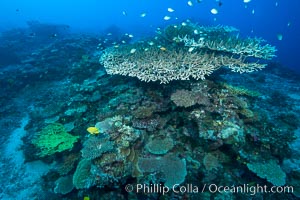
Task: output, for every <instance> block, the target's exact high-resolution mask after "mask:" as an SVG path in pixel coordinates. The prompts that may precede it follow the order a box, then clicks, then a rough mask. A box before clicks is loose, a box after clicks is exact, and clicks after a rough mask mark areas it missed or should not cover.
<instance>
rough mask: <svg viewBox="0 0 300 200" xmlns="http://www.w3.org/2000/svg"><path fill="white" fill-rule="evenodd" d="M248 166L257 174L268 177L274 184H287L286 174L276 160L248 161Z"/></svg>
mask: <svg viewBox="0 0 300 200" xmlns="http://www.w3.org/2000/svg"><path fill="white" fill-rule="evenodd" d="M247 167H248V168H249V169H250V170H251V171H253V172H254V173H256V174H257V176H259V177H260V178H265V179H267V181H268V182H270V183H272V184H273V185H276V186H282V185H285V178H286V174H285V173H284V171H282V169H281V168H280V166H279V165H278V164H277V162H276V161H275V160H269V161H268V162H265V163H260V162H257V163H248V164H247Z"/></svg>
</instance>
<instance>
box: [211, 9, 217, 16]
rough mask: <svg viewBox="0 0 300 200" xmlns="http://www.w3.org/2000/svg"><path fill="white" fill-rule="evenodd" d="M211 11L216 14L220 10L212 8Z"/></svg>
mask: <svg viewBox="0 0 300 200" xmlns="http://www.w3.org/2000/svg"><path fill="white" fill-rule="evenodd" d="M210 12H211V13H212V14H214V15H216V14H218V10H217V9H215V8H213V9H211V10H210Z"/></svg>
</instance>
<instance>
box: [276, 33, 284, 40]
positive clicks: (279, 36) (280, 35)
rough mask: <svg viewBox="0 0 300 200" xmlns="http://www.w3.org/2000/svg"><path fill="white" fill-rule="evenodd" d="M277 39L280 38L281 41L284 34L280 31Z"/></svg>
mask: <svg viewBox="0 0 300 200" xmlns="http://www.w3.org/2000/svg"><path fill="white" fill-rule="evenodd" d="M277 39H278V40H279V41H281V40H282V39H283V35H282V34H280V33H278V34H277Z"/></svg>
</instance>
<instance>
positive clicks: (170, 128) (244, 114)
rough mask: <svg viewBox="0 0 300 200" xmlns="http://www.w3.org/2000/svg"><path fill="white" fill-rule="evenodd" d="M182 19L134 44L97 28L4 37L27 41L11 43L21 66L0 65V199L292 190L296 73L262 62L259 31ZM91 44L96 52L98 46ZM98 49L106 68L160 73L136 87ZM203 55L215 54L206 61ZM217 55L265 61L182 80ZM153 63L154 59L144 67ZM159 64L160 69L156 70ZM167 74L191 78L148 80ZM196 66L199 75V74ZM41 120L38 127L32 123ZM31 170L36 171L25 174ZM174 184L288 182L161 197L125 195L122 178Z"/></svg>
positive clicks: (295, 179) (264, 50) (266, 52)
mask: <svg viewBox="0 0 300 200" xmlns="http://www.w3.org/2000/svg"><path fill="white" fill-rule="evenodd" d="M186 24H187V25H184V26H183V25H177V27H175V26H168V27H167V28H166V29H164V30H163V29H161V30H158V31H157V35H156V36H155V37H151V38H148V39H144V40H143V41H142V40H139V38H137V36H136V37H135V38H136V39H135V41H136V42H133V43H131V44H128V43H127V44H121V43H122V40H120V41H119V42H120V44H115V43H114V42H115V41H112V40H105V36H101V37H100V39H99V38H95V37H94V36H87V35H72V37H68V38H67V39H66V38H56V39H55V41H51V42H48V43H47V45H45V43H42V44H43V45H41V44H35V46H34V45H33V46H30V44H32V43H34V42H33V40H31V39H29V40H25V39H24V38H26V37H21V35H20V34H19V33H16V35H17V36H18V38H15V40H14V41H12V42H13V43H14V44H16V45H17V46H18V44H19V42H20V43H22V44H24V43H26V45H29V46H30V47H31V48H35V50H34V51H30V50H28V52H27V49H26V51H22V50H21V49H20V50H19V51H21V53H20V54H18V57H19V58H20V62H22V63H19V64H18V65H13V66H7V67H6V68H5V69H3V73H2V74H1V77H0V81H1V85H2V86H3V87H1V88H0V90H1V91H2V92H1V95H2V97H3V98H1V100H0V101H1V105H2V106H1V109H0V114H1V116H5V117H3V118H1V120H0V122H1V126H0V128H1V130H2V132H3V137H1V141H2V143H3V144H4V145H3V146H2V147H3V148H4V147H5V149H3V150H4V151H3V152H6V153H8V155H9V156H10V157H9V158H7V157H6V158H2V157H0V158H1V161H2V162H1V163H2V164H3V165H1V169H2V170H1V173H0V178H1V179H2V180H5V181H2V182H0V184H1V188H2V191H3V193H6V194H9V197H10V198H8V197H7V196H8V195H7V196H3V195H2V193H1V194H0V198H1V197H2V198H3V199H26V198H27V199H28V198H32V199H66V200H68V199H84V198H85V197H89V198H90V199H222V198H223V199H225V198H228V199H246V200H248V199H249V200H250V199H253V198H255V199H291V200H293V199H297V198H299V196H300V195H299V194H300V191H299V187H298V186H299V180H300V173H299V163H300V159H299V148H298V147H299V141H300V140H299V138H300V137H299V133H300V131H299V118H300V115H299V113H300V112H299V107H300V101H299V99H300V95H299V76H298V77H295V78H291V77H292V76H291V75H292V74H293V73H291V72H287V71H286V69H284V68H283V67H280V66H279V65H278V64H277V63H272V62H268V61H267V60H268V59H270V58H271V57H272V56H273V53H274V52H275V50H274V49H273V48H272V47H270V46H268V45H265V44H264V43H262V42H263V41H262V40H260V39H255V38H253V39H247V38H246V39H243V38H241V37H240V36H238V37H237V35H236V34H238V30H236V29H234V28H232V27H226V26H217V27H202V26H198V25H194V24H191V23H189V22H187V23H186ZM159 32H160V33H159ZM195 32H196V33H195ZM19 36H20V38H19ZM115 37H116V38H117V36H115ZM124 37H125V36H124ZM22 38H23V39H24V40H22V41H19V40H20V39H22ZM119 38H122V37H119ZM201 38H203V39H201ZM0 40H1V36H0ZM99 40H100V41H99ZM221 40H222V41H223V42H221ZM16 41H19V42H16ZM38 41H39V40H38ZM126 41H127V40H126ZM99 42H100V43H101V46H100V47H99V46H98V44H99ZM7 43H9V40H8V41H6V42H5V44H7ZM113 43H114V44H113ZM253 45H257V46H256V47H257V49H255V48H256V47H254V46H253ZM116 46H118V47H116ZM31 48H29V49H31ZM96 49H98V50H99V49H101V50H104V54H102V53H103V52H99V51H97V50H96ZM132 49H135V51H131V50H132ZM256 50H258V51H256ZM130 51H131V52H133V53H130ZM109 52H113V53H116V54H114V55H110V58H112V59H114V60H106V61H105V62H108V63H109V64H113V62H115V61H116V62H121V63H118V64H120V65H112V66H111V67H113V68H114V70H121V71H122V70H123V71H124V73H125V71H126V73H136V74H131V75H134V76H135V75H137V76H140V77H142V76H143V75H145V74H140V71H138V70H140V69H141V67H146V69H145V70H144V71H143V72H145V73H146V72H147V73H148V74H146V76H147V77H143V78H144V79H145V80H146V79H147V80H148V78H149V81H150V78H151V77H157V76H158V77H159V78H160V79H161V80H160V79H157V80H158V82H157V83H144V82H141V81H138V80H137V79H133V78H131V77H126V76H123V77H121V76H109V75H107V74H106V72H105V68H104V67H102V66H100V67H99V57H101V56H102V59H103V58H104V57H105V56H108V55H105V54H106V53H109ZM241 53H243V55H242V57H243V58H240V55H239V54H241ZM204 54H205V56H206V58H207V59H216V61H214V60H205V59H204V58H203V57H205V56H204ZM118 55H119V56H120V57H115V56H118ZM140 56H141V57H140ZM145 56H148V57H145ZM184 57H185V58H184ZM228 57H229V58H228ZM66 58H67V59H66ZM127 58H128V60H127V61H128V62H129V61H130V62H132V61H134V62H135V64H137V65H139V64H140V63H141V62H143V63H142V64H143V65H140V67H139V66H132V67H133V68H132V70H131V71H130V72H128V71H127V69H128V68H127V67H126V66H125V63H124V62H125V60H124V59H127ZM152 58H153V60H152ZM161 58H162V60H161ZM202 58H203V59H204V61H202ZM221 58H222V59H224V61H226V59H229V60H230V59H231V61H233V59H235V60H239V62H243V63H244V64H245V63H246V65H248V67H246V68H243V66H241V65H238V66H237V67H238V68H239V69H240V70H246V71H248V70H250V68H249V66H250V63H253V64H257V65H258V66H260V67H261V66H262V65H264V64H267V62H268V65H270V67H269V70H263V71H260V72H259V73H256V72H254V73H252V74H243V75H240V74H238V73H227V72H228V71H229V70H225V69H224V70H219V71H218V72H217V73H214V74H213V75H211V76H210V77H209V78H207V79H205V80H195V79H193V78H191V77H193V76H192V75H191V74H193V73H196V72H197V70H204V71H205V69H206V68H203V69H201V67H204V66H202V64H203V65H207V64H214V63H216V64H217V65H216V66H210V65H208V67H211V69H212V70H215V69H217V68H215V67H217V66H219V65H218V62H219V61H220V60H219V59H221ZM244 59H245V60H244ZM149 60H150V61H151V62H149ZM127 61H126V62H127ZM152 61H153V62H152ZM173 62H177V63H175V64H174V63H173ZM198 62H200V65H198V64H199V63H198ZM222 62H223V61H222ZM153 63H157V64H158V65H156V66H152V64H153ZM201 63H202V64H201ZM131 64H132V63H131ZM164 64H168V66H169V68H168V69H166V68H164ZM177 64H178V66H177ZM223 64H226V63H222V66H223ZM227 64H228V63H227ZM240 64H241V63H240ZM61 66H68V67H61ZM220 66H221V65H220ZM118 67H124V68H120V69H119V68H118ZM125 67H126V68H125ZM135 67H137V68H135ZM147 67H149V68H151V69H148V68H147ZM174 67H175V69H174ZM189 67H190V68H189ZM193 67H200V68H199V69H194V68H193ZM205 67H207V66H205ZM117 68H118V69H117ZM242 68H243V69H242ZM8 69H10V70H8ZM158 69H159V70H160V71H156V70H158ZM165 69H166V70H171V71H164V70H165ZM134 70H135V71H134ZM172 70H173V71H172ZM46 72H47V73H46ZM156 72H157V73H156ZM176 73H178V77H175V78H176V79H178V80H181V77H184V78H191V80H189V81H172V82H170V83H169V84H159V81H161V82H165V83H166V82H169V81H170V80H171V79H172V78H170V76H172V77H173V78H174V76H177V75H174V74H176ZM201 73H202V72H200V74H199V78H200V79H201V76H202V75H203V74H205V73H206V72H203V73H202V75H201ZM283 74H285V75H284V76H283ZM287 74H288V76H287ZM179 76H180V77H179ZM204 76H205V75H204ZM28 77H30V78H28ZM172 80H173V79H172ZM174 80H175V79H174ZM8 91H11V92H10V93H9V92H8ZM6 94H7V97H6V96H5V95H6ZM24 105H25V106H24ZM22 113H28V120H27V121H28V124H27V125H26V126H25V125H21V127H22V130H23V128H24V133H23V134H22V136H21V135H19V134H11V133H10V131H12V130H13V129H14V128H15V127H16V126H17V125H19V124H18V123H16V122H18V121H19V120H20V116H22ZM45 124H47V125H48V126H47V127H45V128H44V129H42V131H40V130H41V127H44V126H45ZM89 128H90V129H89ZM87 129H88V130H89V131H90V132H88V131H87ZM25 130H26V131H27V132H26V131H25ZM50 130H51V131H50ZM67 132H68V133H67ZM98 132H99V133H98ZM32 133H35V134H32ZM50 133H51V134H50ZM52 133H53V134H52ZM54 133H55V134H54ZM9 134H11V135H9ZM21 137H23V138H22V140H23V143H22V144H20V146H11V147H7V145H8V144H13V145H16V143H15V141H14V140H15V139H16V138H17V139H18V140H20V141H21ZM69 137H70V138H69ZM7 138H10V139H9V141H8V140H7ZM79 138H80V139H79ZM39 139H42V140H41V141H43V142H41V143H40V144H42V145H43V148H42V149H41V148H39V146H38V145H37V144H38V141H39ZM75 142H76V143H75ZM46 145H47V146H48V147H49V148H46V147H44V146H46ZM60 145H61V146H60ZM41 151H42V152H43V155H44V156H41ZM22 155H24V156H25V157H22ZM47 155H49V156H47ZM15 160H21V162H17V163H16V162H15ZM23 161H25V162H23ZM32 163H38V164H35V165H33V164H32ZM11 166H14V168H12V167H11ZM25 170H27V171H30V172H31V173H27V172H26V171H25ZM8 174H9V175H10V176H8ZM36 174H39V175H40V176H41V177H40V178H39V179H36V180H34V181H32V178H35V177H37V175H36ZM175 183H176V184H180V187H182V189H184V187H185V186H187V185H190V184H192V185H197V186H202V185H204V184H211V183H214V184H216V185H219V186H220V185H222V186H225V185H228V186H232V185H243V184H245V185H246V184H248V185H249V186H253V185H256V184H258V185H261V186H263V185H266V186H268V187H270V186H273V185H274V186H280V187H285V186H290V185H291V186H294V193H291V192H288V193H276V194H275V193H274V194H273V193H272V194H270V193H256V194H255V196H253V195H252V194H248V193H226V194H225V193H217V192H216V193H210V192H207V191H206V192H204V193H200V192H198V193H188V192H180V193H174V192H171V191H170V192H168V193H167V194H165V195H162V194H161V193H155V192H153V193H151V192H148V193H147V192H140V193H135V192H131V193H128V192H126V191H125V187H126V185H127V184H130V185H132V186H133V187H136V185H137V184H146V185H147V186H153V185H161V186H162V187H164V186H168V187H172V186H173V184H175ZM283 184H286V185H283ZM177 189H179V188H177ZM26 190H31V191H32V192H31V194H34V195H30V196H22V198H21V197H20V195H19V194H17V193H16V192H15V191H20V194H24V191H26ZM1 195H2V196H1ZM6 197H7V198H6ZM18 197H19V198H18Z"/></svg>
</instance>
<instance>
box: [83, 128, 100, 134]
mask: <svg viewBox="0 0 300 200" xmlns="http://www.w3.org/2000/svg"><path fill="white" fill-rule="evenodd" d="M86 130H87V132H89V133H90V134H91V135H97V134H99V133H100V131H99V129H98V128H97V127H94V126H91V127H88V128H87V129H86Z"/></svg>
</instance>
